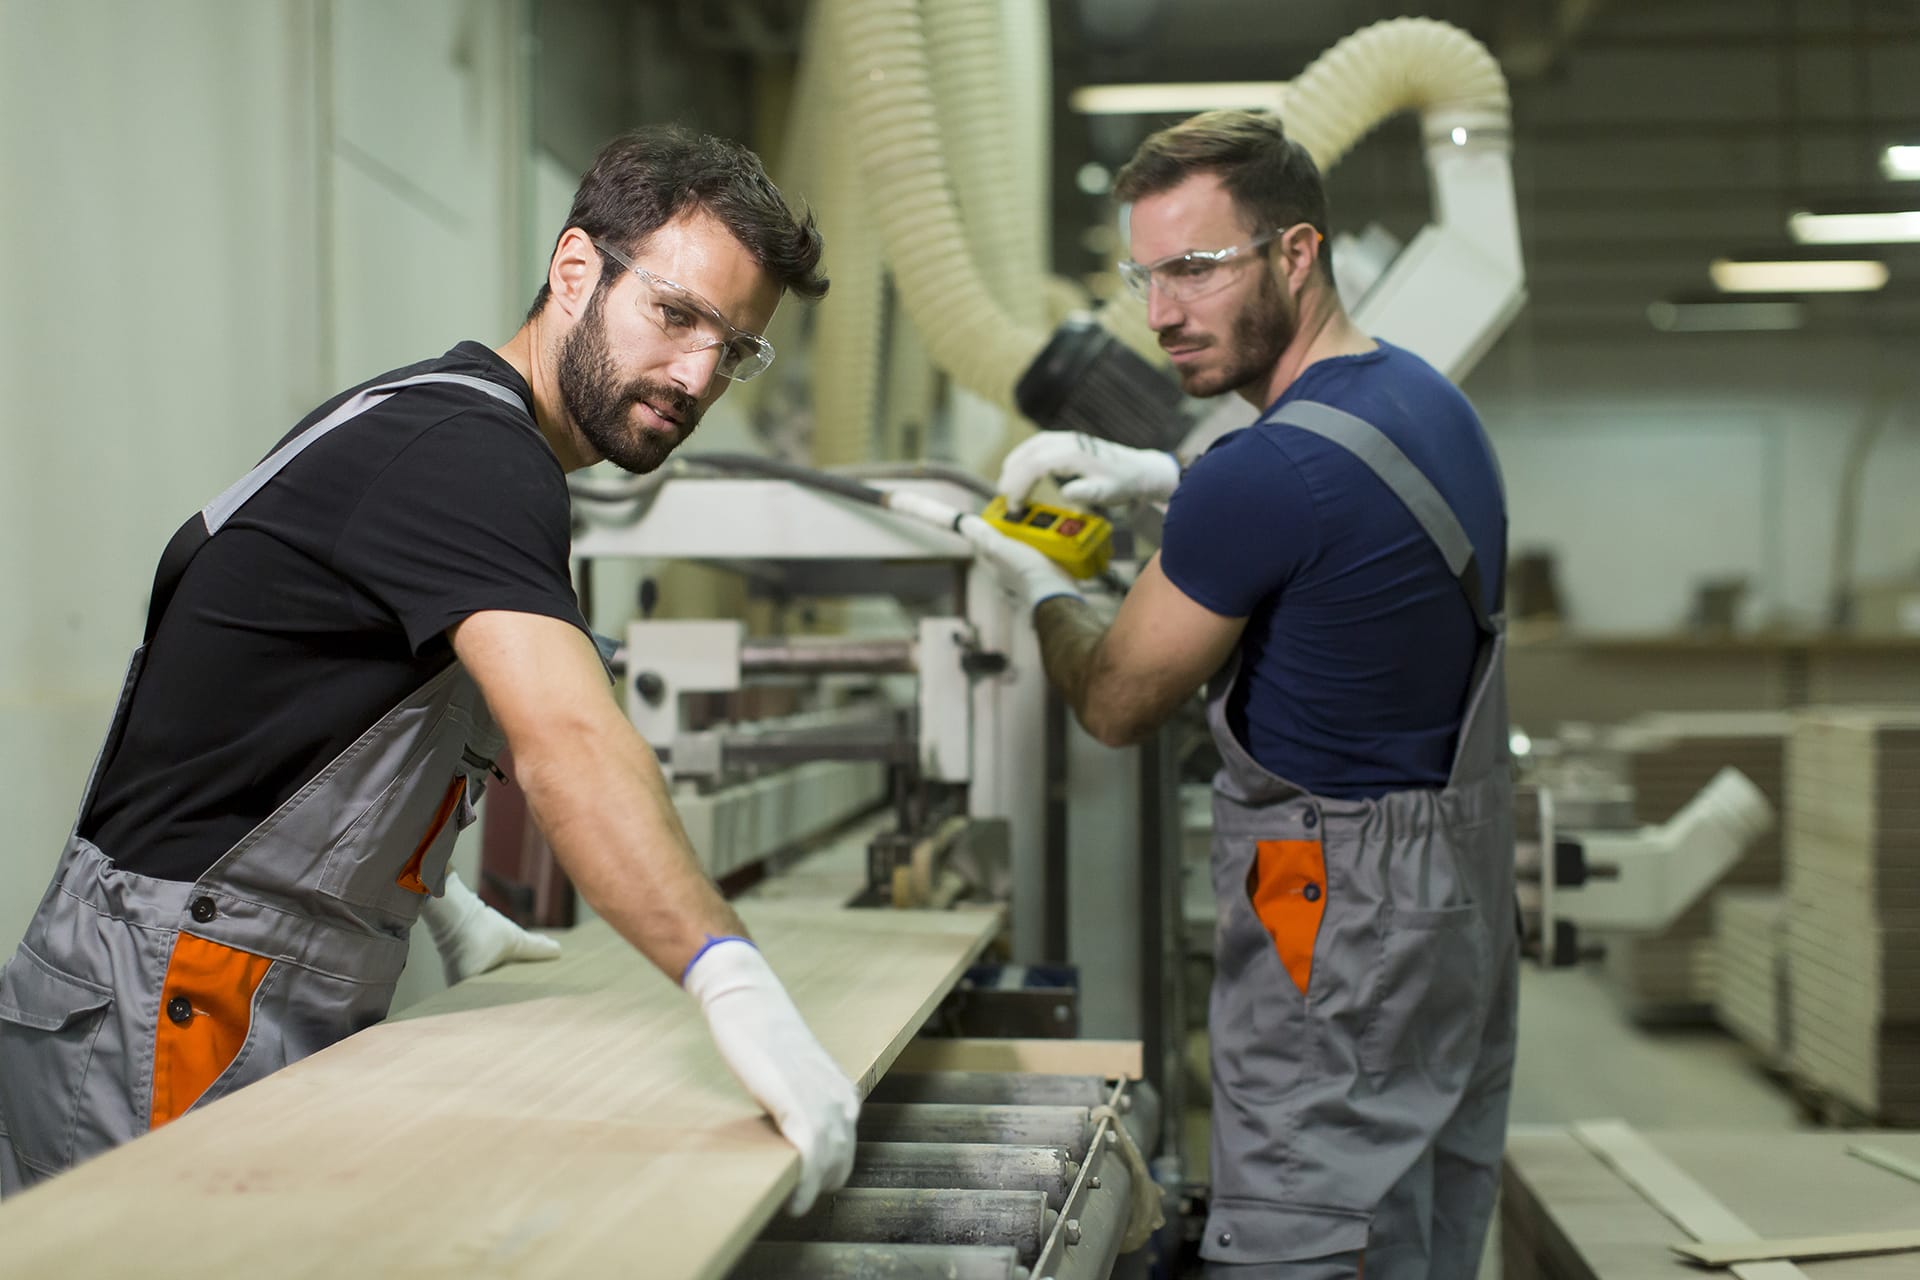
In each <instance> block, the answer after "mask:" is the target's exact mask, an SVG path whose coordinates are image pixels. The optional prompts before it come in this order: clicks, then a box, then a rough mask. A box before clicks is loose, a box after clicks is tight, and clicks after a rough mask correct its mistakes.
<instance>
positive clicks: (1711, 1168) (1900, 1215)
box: [1500, 1126, 1920, 1280]
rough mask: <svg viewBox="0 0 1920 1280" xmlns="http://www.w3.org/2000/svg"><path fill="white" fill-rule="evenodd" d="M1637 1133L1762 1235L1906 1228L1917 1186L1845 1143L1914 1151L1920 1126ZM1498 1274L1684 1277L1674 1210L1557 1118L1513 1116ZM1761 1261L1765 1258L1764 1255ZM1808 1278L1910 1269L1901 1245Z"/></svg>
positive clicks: (1863, 1276)
mask: <svg viewBox="0 0 1920 1280" xmlns="http://www.w3.org/2000/svg"><path fill="white" fill-rule="evenodd" d="M1641 1137H1643V1138H1644V1139H1645V1140H1646V1142H1647V1144H1648V1145H1650V1146H1651V1147H1653V1148H1654V1149H1655V1150H1656V1151H1658V1152H1659V1153H1660V1155H1661V1156H1663V1157H1665V1158H1666V1159H1667V1160H1668V1161H1671V1162H1672V1164H1673V1165H1674V1166H1675V1167H1676V1168H1678V1169H1679V1170H1680V1171H1681V1173H1683V1174H1684V1175H1685V1176H1686V1177H1687V1178H1689V1179H1691V1180H1692V1181H1693V1182H1695V1183H1697V1184H1698V1185H1699V1186H1700V1187H1702V1188H1704V1189H1705V1191H1706V1192H1708V1193H1709V1194H1710V1195H1712V1196H1713V1197H1714V1198H1715V1199H1716V1200H1718V1201H1719V1202H1720V1203H1721V1204H1722V1205H1724V1206H1725V1207H1726V1209H1727V1210H1728V1211H1730V1212H1731V1213H1733V1214H1734V1215H1736V1216H1737V1217H1738V1219H1739V1221H1740V1222H1742V1223H1744V1224H1745V1225H1746V1226H1747V1228H1749V1229H1750V1230H1754V1231H1758V1232H1760V1233H1761V1234H1762V1235H1765V1236H1771V1237H1782V1236H1815V1235H1833V1234H1838V1233H1852V1232H1878V1231H1894V1230H1901V1229H1905V1228H1911V1227H1913V1226H1914V1225H1915V1222H1916V1217H1917V1216H1920V1197H1917V1196H1916V1194H1915V1187H1914V1185H1913V1184H1912V1183H1910V1182H1908V1181H1907V1180H1906V1179H1904V1178H1901V1177H1898V1176H1895V1175H1894V1174H1891V1173H1888V1172H1887V1171H1885V1170H1883V1169H1878V1168H1875V1167H1874V1166H1873V1165H1870V1164H1868V1163H1867V1162H1865V1161H1863V1160H1860V1159H1856V1158H1855V1157H1853V1156H1851V1155H1849V1154H1848V1152H1847V1149H1848V1148H1849V1147H1850V1146H1852V1145H1855V1144H1857V1143H1859V1142H1861V1141H1867V1142H1870V1143H1871V1144H1872V1145H1873V1146H1875V1147H1877V1148H1880V1149H1882V1150H1885V1151H1887V1152H1890V1153H1892V1154H1894V1155H1896V1156H1898V1157H1900V1158H1902V1159H1906V1160H1916V1159H1920V1134H1914V1133H1893V1132H1863V1133H1852V1134H1846V1133H1771V1134H1768V1133H1682V1132H1657V1131H1642V1132H1641ZM1500 1220H1501V1239H1502V1255H1501V1260H1502V1267H1503V1269H1504V1274H1505V1275H1506V1276H1507V1278H1508V1280H1537V1278H1539V1277H1546V1276H1551V1277H1555V1280H1685V1278H1686V1277H1689V1276H1691V1277H1694V1278H1695V1280H1698V1278H1699V1277H1700V1276H1701V1274H1702V1273H1701V1271H1700V1270H1699V1269H1698V1268H1697V1267H1695V1266H1693V1265H1692V1264H1690V1263H1687V1262H1684V1261H1682V1260H1681V1259H1680V1258H1679V1257H1677V1256H1675V1255H1674V1253H1673V1252H1672V1251H1671V1249H1670V1247H1669V1246H1671V1245H1672V1244H1673V1243H1674V1241H1675V1240H1676V1238H1677V1236H1678V1234H1679V1233H1678V1232H1677V1231H1676V1230H1675V1226H1674V1223H1673V1221H1672V1220H1671V1219H1670V1218H1668V1217H1667V1216H1666V1214H1664V1213H1663V1212H1661V1210H1660V1209H1658V1208H1656V1207H1655V1206H1654V1205H1653V1203H1652V1202H1650V1201H1649V1200H1648V1199H1647V1198H1646V1197H1645V1196H1643V1195H1642V1194H1641V1193H1640V1192H1639V1191H1636V1190H1635V1189H1634V1188H1633V1187H1632V1186H1630V1185H1628V1183H1627V1182H1626V1181H1625V1180H1624V1179H1622V1178H1621V1177H1620V1176H1619V1175H1618V1174H1617V1173H1615V1172H1614V1170H1613V1169H1611V1168H1609V1167H1608V1166H1607V1164H1606V1163H1605V1162H1604V1161H1603V1160H1602V1159H1601V1158H1600V1157H1599V1156H1598V1155H1596V1154H1595V1153H1594V1152H1592V1151H1590V1150H1589V1149H1587V1148H1586V1147H1585V1146H1583V1145H1581V1143H1580V1142H1579V1141H1578V1140H1577V1139H1576V1138H1575V1137H1574V1136H1573V1134H1572V1133H1571V1132H1570V1131H1569V1130H1567V1129H1565V1128H1561V1127H1558V1126H1516V1127H1515V1128H1514V1129H1513V1130H1512V1131H1511V1133H1510V1134H1509V1137H1508V1141H1507V1154H1506V1165H1505V1171H1504V1177H1503V1180H1502V1189H1501V1208H1500ZM1763 1265H1764V1264H1763ZM1805 1270H1806V1272H1807V1274H1808V1275H1809V1276H1812V1277H1815V1280H1896V1278H1897V1280H1913V1277H1914V1275H1915V1274H1916V1268H1915V1265H1914V1260H1913V1258H1912V1257H1911V1256H1904V1257H1903V1256H1900V1255H1886V1256H1878V1257H1861V1258H1846V1259H1834V1260H1830V1261H1822V1262H1815V1263H1809V1264H1808V1265H1807V1267H1806V1268H1805Z"/></svg>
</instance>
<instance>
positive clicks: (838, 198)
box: [781, 5, 886, 467]
mask: <svg viewBox="0 0 1920 1280" xmlns="http://www.w3.org/2000/svg"><path fill="white" fill-rule="evenodd" d="M833 18H834V14H833V13H832V11H831V9H830V7H829V6H826V5H820V6H816V7H815V9H814V11H813V13H812V15H811V18H810V19H809V21H808V23H807V32H806V39H805V44H804V45H803V47H802V51H801V58H800V71H799V77H798V84H797V85H796V88H795V92H794V102H793V107H792V111H791V114H790V116H789V127H788V130H787V140H786V145H785V146H784V147H783V148H782V166H781V167H782V169H783V170H784V171H785V173H784V174H783V178H784V181H783V185H785V186H787V188H788V190H790V191H791V190H794V189H796V188H797V189H799V190H803V191H810V192H812V193H813V200H814V211H815V215H816V216H817V217H818V219H819V221H820V231H821V235H822V237H823V238H824V240H825V241H826V252H825V254H824V255H823V264H822V265H823V266H824V268H825V270H826V272H827V275H828V276H829V278H831V280H832V282H833V283H832V287H831V288H830V289H829V290H828V291H827V296H826V297H825V298H823V299H821V301H820V304H819V306H818V307H817V308H816V310H815V313H814V317H813V322H814V324H813V343H812V347H811V350H810V371H811V374H812V377H811V378H810V380H809V381H810V385H811V389H812V406H813V440H812V447H811V450H810V452H811V454H812V457H813V461H814V462H815V464H816V465H819V466H823V467H830V466H836V465H839V464H841V463H849V462H863V461H865V460H867V459H868V458H871V457H872V456H873V440H874V428H875V419H876V413H877V409H878V403H879V393H880V351H881V342H882V337H883V316H884V303H885V292H886V277H885V269H884V267H883V265H882V262H881V257H880V240H879V236H878V235H877V233H876V232H875V229H874V227H873V224H872V222H871V221H870V219H869V217H868V200H867V194H866V190H865V184H864V181H863V179H862V177H861V174H860V164H859V159H858V157H857V156H855V155H854V154H853V150H854V148H855V147H856V146H857V145H858V144H857V142H856V141H855V140H854V139H855V137H856V130H855V129H854V128H853V123H854V118H853V115H852V112H851V111H850V110H849V109H848V104H847V102H846V101H845V93H846V84H845V77H844V76H843V75H841V74H840V72H839V63H838V52H837V51H838V49H839V47H840V44H841V39H840V33H839V32H838V31H837V30H836V29H835V28H834V26H833Z"/></svg>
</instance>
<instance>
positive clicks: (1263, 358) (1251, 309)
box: [1163, 271, 1299, 399]
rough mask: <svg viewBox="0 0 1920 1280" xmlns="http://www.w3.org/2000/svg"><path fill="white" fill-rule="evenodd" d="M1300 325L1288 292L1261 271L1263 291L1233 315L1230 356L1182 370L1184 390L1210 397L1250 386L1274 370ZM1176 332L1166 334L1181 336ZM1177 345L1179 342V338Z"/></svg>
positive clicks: (1229, 338) (1181, 385) (1261, 287)
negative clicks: (1289, 307) (1286, 294)
mask: <svg viewBox="0 0 1920 1280" xmlns="http://www.w3.org/2000/svg"><path fill="white" fill-rule="evenodd" d="M1298 329H1299V324H1298V322H1297V321H1296V320H1295V319H1294V317H1293V315H1292V313H1291V312H1289V311H1288V309H1287V300H1286V297H1285V295H1283V294H1282V293H1281V292H1280V284H1279V282H1278V281H1277V280H1275V279H1274V278H1273V273H1272V272H1270V271H1262V272H1261V273H1260V291H1259V292H1258V293H1257V294H1255V295H1254V297H1253V298H1252V300H1251V301H1249V302H1248V303H1247V305H1246V306H1244V307H1242V308H1241V309H1240V313H1239V314H1238V315H1236V316H1235V317H1234V318H1233V331H1232V332H1231V333H1230V334H1229V335H1228V337H1227V343H1226V359H1225V360H1224V362H1222V363H1220V364H1217V365H1210V366H1198V367H1194V368H1191V369H1179V368H1177V367H1176V372H1177V373H1178V375H1179V378H1180V389H1181V390H1182V391H1184V392H1186V393H1187V394H1188V395H1190V396H1197V397H1199V398H1201V399H1206V398H1208V397H1211V396H1220V395H1225V394H1226V393H1227V392H1229V391H1238V390H1240V388H1242V387H1245V386H1250V385H1252V384H1253V383H1255V382H1257V381H1259V380H1260V379H1262V378H1265V377H1267V376H1268V375H1270V374H1271V373H1272V372H1273V366H1274V365H1276V364H1278V363H1279V362H1280V354H1281V353H1282V352H1283V351H1285V350H1286V349H1287V344H1288V343H1290V342H1292V341H1293V335H1294V334H1295V333H1296V332H1297V331H1298ZM1179 336H1180V335H1179V334H1178V332H1177V331H1176V332H1175V333H1174V334H1171V335H1163V337H1173V338H1175V339H1178V338H1179ZM1174 345H1179V344H1178V342H1177V341H1176V342H1175V343H1174Z"/></svg>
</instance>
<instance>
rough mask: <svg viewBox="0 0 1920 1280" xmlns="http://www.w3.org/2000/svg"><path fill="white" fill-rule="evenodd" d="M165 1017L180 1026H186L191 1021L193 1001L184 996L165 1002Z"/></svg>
mask: <svg viewBox="0 0 1920 1280" xmlns="http://www.w3.org/2000/svg"><path fill="white" fill-rule="evenodd" d="M167 1016H168V1017H169V1018H171V1019H173V1020H174V1021H175V1022H177V1023H179V1024H180V1025H181V1026H183V1027H184V1026H186V1025H187V1023H189V1022H191V1021H193V1001H191V1000H189V999H187V998H186V997H185V996H175V997H174V998H173V999H171V1000H169V1001H167Z"/></svg>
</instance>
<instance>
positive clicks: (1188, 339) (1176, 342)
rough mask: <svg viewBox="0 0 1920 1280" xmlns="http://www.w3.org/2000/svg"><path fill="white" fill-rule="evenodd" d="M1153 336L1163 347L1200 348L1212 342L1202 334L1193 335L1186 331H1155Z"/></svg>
mask: <svg viewBox="0 0 1920 1280" xmlns="http://www.w3.org/2000/svg"><path fill="white" fill-rule="evenodd" d="M1154 335H1155V336H1156V337H1157V338H1159V340H1160V345H1161V346H1163V347H1201V346H1207V345H1209V344H1210V343H1211V342H1212V341H1213V340H1212V339H1211V338H1208V337H1206V336H1205V335H1204V334H1197V333H1193V332H1191V331H1190V330H1187V329H1156V330H1155V331H1154Z"/></svg>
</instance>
